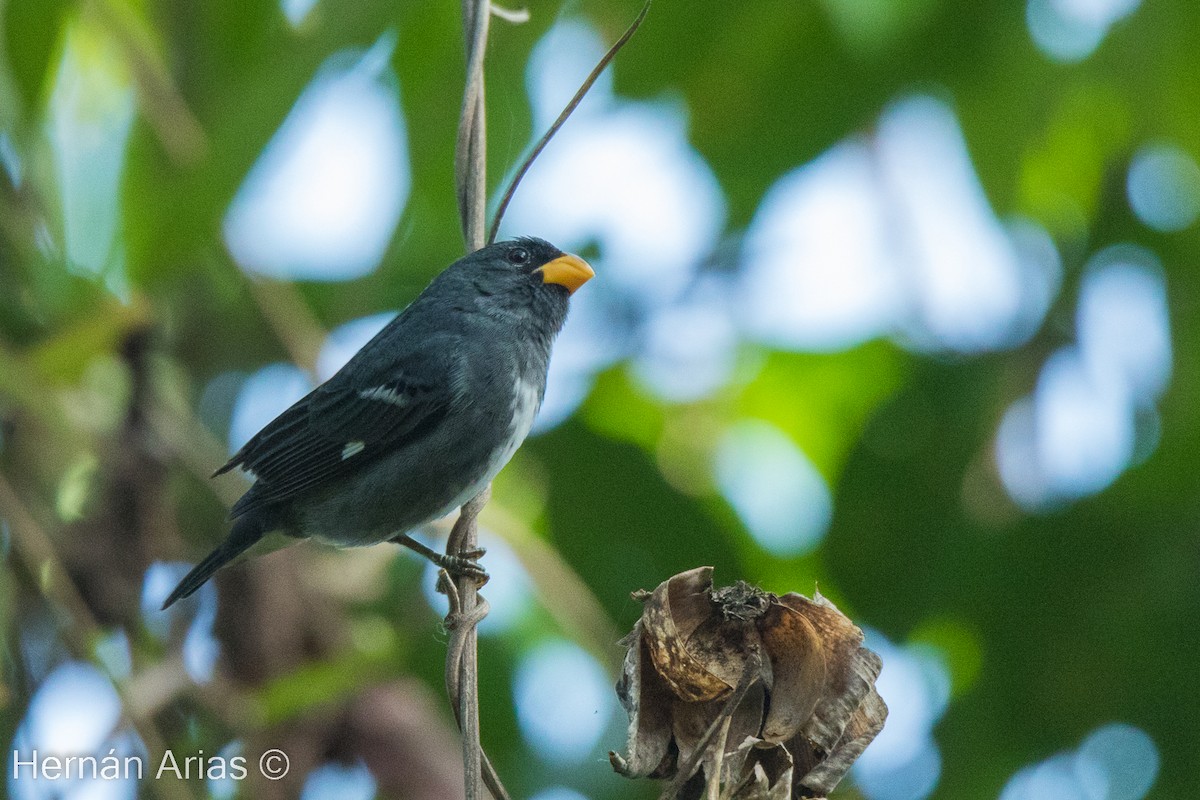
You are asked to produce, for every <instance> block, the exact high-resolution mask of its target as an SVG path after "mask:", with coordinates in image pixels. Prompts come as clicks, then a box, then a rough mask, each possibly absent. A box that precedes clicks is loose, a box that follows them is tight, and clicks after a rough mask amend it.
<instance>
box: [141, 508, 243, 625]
mask: <svg viewBox="0 0 1200 800" xmlns="http://www.w3.org/2000/svg"><path fill="white" fill-rule="evenodd" d="M264 533H266V530H265V527H264V525H263V523H262V520H261V519H260V518H259V516H258V515H257V514H253V513H251V514H247V515H245V516H243V517H238V519H237V520H236V521H235V522H234V523H233V529H232V530H230V531H229V535H228V536H227V537H225V541H223V542H221V545H220V546H219V547H218V548H217V549H216V550H213V551H212V552H211V553H209V554H208V555H207V556H205V557H204V560H203V561H201V562H200V563H199V564H197V565H196V566H195V567H194V568H193V569H192V571H191V572H189V573H188V574H187V575H185V576H184V578H183V580H181V581H180V582H179V585H178V586H176V587H175V591H173V592H171V594H170V595H168V596H167V599H166V601H165V602H164V603H163V604H162V607H163V610H164V611H166V610H167V609H168V608H170V607H171V606H172V605H173V604H174V603H175V602H176V601H178V600H182V599H183V598H185V597H190V596H191V595H192V593H194V592H195V591H196V590H197V589H199V588H200V587H201V586H203V585H204V583H205V581H207V580H208V579H209V578H211V577H212V575H213V573H214V572H216V571H217V570H219V569H220V568H221V567H223V566H225V565H226V564H228V563H229V562H230V561H233V560H234V559H235V558H237V557H238V556H240V555H241V554H242V553H244V552H246V551H247V550H249V549H250V548H251V547H253V546H254V544H255V543H256V542H258V540H259V539H261V538H262V537H263V534H264Z"/></svg>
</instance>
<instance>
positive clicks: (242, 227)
mask: <svg viewBox="0 0 1200 800" xmlns="http://www.w3.org/2000/svg"><path fill="white" fill-rule="evenodd" d="M395 44H396V42H395V36H394V35H393V34H385V35H384V36H383V37H381V38H380V39H379V41H378V42H376V43H375V45H374V46H373V47H372V48H371V49H370V50H368V51H366V52H365V53H361V52H343V53H339V54H336V55H334V56H332V57H331V58H330V59H329V60H328V61H327V62H326V63H325V65H324V66H323V67H322V68H321V70H320V71H319V72H318V73H317V76H316V77H315V78H314V79H313V81H312V83H311V84H310V85H309V86H308V88H306V89H305V90H304V92H303V93H302V94H301V95H300V97H299V99H298V100H297V101H296V105H295V107H294V108H293V109H292V111H291V113H290V114H289V115H288V117H287V119H286V120H284V123H283V125H282V127H281V128H280V129H279V131H278V132H277V133H276V134H275V136H274V138H272V139H271V141H270V142H269V143H268V145H267V147H266V149H265V150H264V151H263V154H262V156H260V158H259V160H258V162H257V163H256V164H255V165H254V167H253V168H252V169H251V171H250V174H249V175H248V176H247V177H246V181H245V183H244V184H243V185H242V187H241V188H240V189H239V190H238V193H237V195H236V196H235V197H234V199H233V203H232V204H231V205H230V207H229V212H228V213H227V215H226V217H225V240H226V242H227V244H228V245H229V250H230V252H231V253H232V254H233V257H234V259H235V260H237V262H238V263H239V264H241V265H242V266H243V267H244V268H245V269H247V270H248V271H250V272H253V273H257V274H261V275H267V276H270V277H273V278H280V279H285V280H346V279H348V278H355V277H359V276H362V275H365V274H367V273H369V272H371V271H372V270H374V269H375V268H376V267H377V266H378V265H379V262H380V260H381V259H382V258H383V253H384V250H385V249H386V248H387V245H388V242H389V241H390V240H391V236H392V232H393V231H394V230H395V227H396V223H397V221H398V220H399V218H400V212H401V210H402V209H403V207H404V203H405V201H406V200H407V198H408V190H409V182H410V173H409V165H408V157H407V152H406V151H407V143H406V135H405V126H404V116H403V112H402V111H401V107H400V97H399V90H398V87H397V82H396V77H395V74H394V73H393V72H392V70H391V68H390V67H389V66H388V62H389V60H390V58H391V55H392V52H393V50H394V49H395Z"/></svg>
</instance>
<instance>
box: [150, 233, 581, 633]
mask: <svg viewBox="0 0 1200 800" xmlns="http://www.w3.org/2000/svg"><path fill="white" fill-rule="evenodd" d="M594 275H595V273H594V272H593V271H592V268H591V267H590V266H588V264H587V262H585V261H584V260H583V259H581V258H579V257H578V256H573V255H570V254H567V253H563V252H562V251H561V250H559V249H558V248H556V247H555V246H554V245H552V244H550V243H549V242H545V241H543V240H541V239H535V238H523V239H517V240H514V241H510V242H501V243H498V244H492V245H488V246H487V247H485V248H483V249H482V250H478V251H476V252H474V253H472V254H470V255H468V256H466V257H464V258H461V259H459V260H458V261H455V262H454V263H453V264H451V265H450V266H449V267H447V268H446V270H445V271H443V272H442V273H441V274H440V275H438V276H437V277H436V278H434V279H433V281H432V282H431V283H430V284H429V286H427V287H426V288H425V291H423V292H421V294H420V295H419V296H418V297H417V299H416V300H414V301H413V302H412V304H411V305H409V306H408V308H406V309H404V311H402V312H401V313H400V315H399V316H397V317H396V318H395V319H394V320H392V321H391V322H390V323H388V325H387V326H386V327H385V328H384V329H383V330H382V331H380V332H379V333H378V334H377V335H376V336H375V338H373V339H371V341H369V342H367V344H366V345H364V346H363V348H362V349H361V350H359V351H358V352H357V353H356V354H355V355H354V357H353V358H351V359H350V361H349V362H347V364H346V365H345V366H344V367H342V368H341V369H340V370H339V371H338V372H337V374H335V375H334V376H333V377H332V378H330V379H329V380H328V381H326V382H325V383H323V384H321V385H320V386H318V387H317V388H316V389H314V390H313V391H312V392H310V393H309V394H308V395H307V396H305V397H304V398H302V399H301V400H299V401H298V402H297V403H296V404H295V405H293V406H292V407H291V408H289V409H288V410H286V411H284V412H283V413H282V414H280V415H279V416H278V417H276V418H275V420H274V421H272V422H271V423H270V424H268V425H267V426H266V427H265V428H263V429H262V430H261V431H259V432H258V433H257V434H256V435H255V436H254V437H253V438H252V439H250V441H249V442H247V443H246V445H245V446H244V447H242V449H241V450H239V451H238V452H237V454H236V455H235V456H234V457H233V458H231V459H230V460H229V463H227V464H226V465H225V466H223V467H221V468H220V469H219V470H217V471H216V472H215V473H214V477H215V476H216V475H220V474H222V473H224V472H228V471H229V470H231V469H233V468H234V467H241V468H242V469H243V470H245V471H246V472H247V473H249V474H250V475H251V476H252V477H253V478H254V484H253V485H252V486H251V487H250V489H249V490H248V491H247V492H246V493H245V494H244V495H242V497H241V499H240V500H238V501H237V503H235V504H234V506H233V510H232V511H231V512H230V517H231V518H232V519H233V521H234V522H233V528H232V529H231V530H230V532H229V536H228V537H227V538H226V539H225V541H224V542H222V543H221V545H220V546H219V547H218V548H217V549H216V550H214V551H213V552H212V553H210V554H209V555H208V556H207V557H206V558H205V559H204V560H203V561H201V562H200V563H199V564H197V565H196V567H195V568H194V569H193V570H192V571H191V572H189V573H188V574H187V576H186V577H185V578H184V579H183V580H182V581H180V583H179V585H178V586H177V587H175V591H173V592H171V594H170V596H169V597H167V600H166V602H165V603H163V608H164V609H165V608H167V607H168V606H170V605H171V604H172V603H174V602H175V601H177V600H180V599H182V598H184V597H187V596H188V595H190V594H192V593H193V592H195V591H196V590H197V589H199V588H200V587H201V586H202V585H203V584H204V582H205V581H207V580H208V579H209V578H210V577H211V576H212V574H213V573H214V572H216V571H217V570H218V569H220V568H221V567H223V566H224V565H225V564H228V563H229V562H230V561H232V560H233V559H234V558H236V557H237V556H239V555H240V554H241V553H243V552H245V551H246V550H247V549H248V548H250V547H251V546H252V545H254V544H255V543H256V542H258V541H259V540H260V539H261V538H262V537H263V536H264V535H266V534H267V533H270V532H272V531H282V532H284V533H286V534H288V535H291V536H295V537H299V538H304V537H312V538H315V539H318V540H321V541H324V542H328V543H330V544H334V545H338V546H342V547H351V546H356V545H368V544H377V543H379V542H384V541H394V542H397V543H399V544H403V545H406V546H408V547H411V548H413V549H415V550H416V551H418V552H420V553H421V554H422V555H424V556H426V557H427V558H431V559H433V560H434V561H436V562H438V563H450V562H451V560H449V559H446V558H445V557H443V556H442V555H440V554H438V553H436V552H434V551H432V550H430V549H429V548H426V547H424V546H422V545H420V544H419V543H418V542H416V541H414V540H413V539H411V538H409V537H408V536H407V532H408V531H411V530H412V529H414V528H416V527H418V526H420V525H423V524H425V523H427V522H429V521H431V520H434V519H437V518H439V517H442V516H445V515H446V514H449V513H450V512H451V511H453V510H454V509H455V508H458V507H459V506H461V505H462V504H463V503H465V502H466V501H467V500H470V499H471V498H472V497H474V496H475V495H476V494H478V493H479V492H480V491H482V489H483V488H484V487H485V486H487V484H488V483H489V482H490V481H491V480H492V479H493V478H494V477H496V473H498V472H499V471H500V469H501V468H502V467H503V466H504V465H505V464H507V463H508V460H509V459H510V458H512V455H513V453H514V452H516V450H517V448H518V447H520V446H521V442H523V441H524V440H525V437H526V435H527V434H528V433H529V428H530V426H531V425H532V424H533V418H534V416H535V415H536V414H537V411H538V408H539V407H540V406H541V403H542V395H543V394H544V393H545V389H546V370H547V368H548V367H549V363H550V347H551V345H552V344H553V342H554V338H555V337H556V336H557V335H558V332H559V330H560V329H561V328H562V326H563V323H564V322H565V321H566V317H567V300H568V297H569V296H570V295H571V294H572V293H573V292H574V291H575V290H576V289H578V288H579V287H580V286H582V285H583V284H584V283H586V282H587V281H588V280H589V279H591V278H592V277H593V276H594Z"/></svg>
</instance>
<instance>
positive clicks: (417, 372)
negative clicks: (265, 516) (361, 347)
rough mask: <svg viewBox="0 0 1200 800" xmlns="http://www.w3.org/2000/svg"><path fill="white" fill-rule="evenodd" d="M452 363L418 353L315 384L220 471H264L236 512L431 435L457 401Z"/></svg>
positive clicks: (287, 494) (282, 496) (288, 494)
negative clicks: (374, 367) (384, 365)
mask: <svg viewBox="0 0 1200 800" xmlns="http://www.w3.org/2000/svg"><path fill="white" fill-rule="evenodd" d="M452 366H453V364H446V363H442V364H438V363H436V362H435V360H433V359H431V358H429V357H422V356H421V355H420V354H412V355H411V356H410V357H408V358H406V359H401V360H400V362H399V363H396V362H395V361H393V362H392V363H391V364H389V365H388V367H387V369H386V370H385V369H378V370H371V373H374V374H371V373H365V374H364V371H363V370H354V371H352V372H347V373H346V374H342V373H339V374H338V375H336V376H334V378H332V379H330V381H329V382H328V383H325V384H323V385H321V386H319V387H317V388H316V389H314V390H313V391H312V392H310V393H309V394H308V395H307V396H306V397H304V398H303V399H301V400H300V401H298V402H297V403H296V404H295V405H293V406H292V407H291V408H289V409H288V410H287V411H284V412H283V413H282V414H280V415H279V416H278V417H276V418H275V420H274V421H272V422H271V423H270V424H268V425H267V426H266V427H265V428H263V429H262V430H261V431H259V432H258V433H257V434H256V435H255V436H254V437H253V438H252V439H251V440H250V441H249V442H247V443H246V445H245V446H244V447H243V448H242V449H241V450H239V451H238V453H237V455H235V456H234V457H233V458H232V459H230V461H229V463H228V464H226V465H225V466H224V467H222V468H221V469H220V470H218V471H217V472H216V473H215V474H217V475H219V474H221V473H223V472H226V471H228V470H230V469H232V468H234V467H238V466H240V467H242V468H243V469H246V470H247V471H249V472H252V473H253V474H254V476H255V477H256V479H257V480H256V482H255V484H254V489H253V491H250V492H247V493H246V494H245V495H244V496H243V497H242V499H241V500H239V501H238V502H237V503H236V504H235V505H234V507H233V511H232V515H233V516H235V517H236V516H239V515H241V514H244V513H246V512H247V511H250V510H252V509H254V508H257V507H259V506H262V505H266V504H270V503H275V502H279V501H281V500H285V499H287V498H289V497H292V496H293V495H295V494H297V493H299V492H302V491H304V490H305V489H309V488H311V487H313V486H316V485H319V484H321V483H324V482H326V481H328V480H330V479H332V478H335V477H338V476H340V475H344V474H346V473H349V472H351V471H353V470H355V469H359V468H361V467H362V466H363V465H365V464H367V463H369V462H371V461H374V460H375V459H376V458H377V457H379V456H381V455H383V454H385V453H388V452H391V451H393V450H395V449H396V448H397V447H401V446H403V445H406V444H409V443H411V442H414V441H416V440H417V439H420V438H421V437H423V436H425V435H426V434H427V433H428V432H429V431H430V430H432V429H433V428H434V427H435V426H436V425H437V424H438V423H439V422H440V421H441V420H442V419H443V418H444V417H445V416H446V413H447V412H448V411H449V409H450V406H451V404H452V402H453V397H454V393H453V391H452V385H453V383H454V380H453V374H452V369H451V368H452ZM439 367H440V369H439Z"/></svg>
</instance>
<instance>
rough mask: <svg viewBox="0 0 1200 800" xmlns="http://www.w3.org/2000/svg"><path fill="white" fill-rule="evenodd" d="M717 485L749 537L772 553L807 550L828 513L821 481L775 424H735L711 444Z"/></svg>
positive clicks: (822, 528)
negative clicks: (715, 452) (713, 449)
mask: <svg viewBox="0 0 1200 800" xmlns="http://www.w3.org/2000/svg"><path fill="white" fill-rule="evenodd" d="M715 467H716V478H717V486H718V487H719V488H720V490H721V494H722V495H724V496H725V499H726V500H728V501H729V504H730V505H731V506H733V509H734V511H736V512H737V514H738V517H739V518H740V519H741V520H742V522H743V524H745V526H746V528H747V530H749V531H750V535H751V536H753V537H754V540H755V541H756V542H758V543H759V545H761V546H762V547H763V548H764V549H765V550H767V551H768V552H770V553H771V554H773V555H776V556H781V557H788V556H797V555H802V554H804V553H807V552H810V551H811V550H812V549H813V548H814V547H816V546H817V544H818V543H820V541H821V539H822V538H823V537H824V536H825V532H826V531H827V530H828V528H829V522H830V519H831V518H832V516H833V498H832V497H831V496H830V493H829V487H828V485H826V483H825V479H824V478H822V477H821V474H820V473H819V472H818V471H817V469H816V467H814V466H813V464H812V462H811V461H809V459H808V457H807V456H805V455H804V453H803V452H801V450H800V448H798V447H796V445H795V444H794V443H793V442H792V440H791V439H789V438H788V437H787V435H786V434H784V433H783V432H782V431H780V430H779V429H778V428H776V427H774V426H773V425H770V424H769V423H766V422H761V421H758V420H745V421H742V422H739V423H737V424H736V425H734V426H733V428H731V429H730V430H729V432H728V433H726V434H725V436H724V438H723V439H722V440H721V443H720V444H719V445H718V447H717V454H716V465H715Z"/></svg>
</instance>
